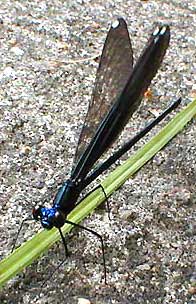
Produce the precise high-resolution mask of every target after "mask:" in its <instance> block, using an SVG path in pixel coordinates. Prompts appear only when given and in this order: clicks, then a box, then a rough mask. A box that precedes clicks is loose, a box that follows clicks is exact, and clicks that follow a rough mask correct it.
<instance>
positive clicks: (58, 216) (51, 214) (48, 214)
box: [32, 206, 65, 229]
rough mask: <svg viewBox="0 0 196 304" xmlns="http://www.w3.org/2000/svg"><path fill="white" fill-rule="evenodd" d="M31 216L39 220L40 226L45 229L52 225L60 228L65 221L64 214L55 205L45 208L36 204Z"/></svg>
mask: <svg viewBox="0 0 196 304" xmlns="http://www.w3.org/2000/svg"><path fill="white" fill-rule="evenodd" d="M32 213H33V218H34V219H35V220H36V221H40V222H41V224H42V226H43V227H44V228H46V229H51V228H53V227H56V228H60V227H62V226H63V224H64V222H65V215H64V214H63V213H62V212H61V211H60V210H58V209H57V208H56V207H52V208H45V207H43V206H38V207H35V208H34V209H33V212H32Z"/></svg>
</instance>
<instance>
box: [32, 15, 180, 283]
mask: <svg viewBox="0 0 196 304" xmlns="http://www.w3.org/2000/svg"><path fill="white" fill-rule="evenodd" d="M169 40H170V29H169V26H168V25H164V26H160V27H159V28H157V29H156V30H155V31H154V32H153V34H152V35H151V36H150V38H149V40H148V42H147V45H146V47H145V49H144V51H143V53H142V54H141V56H140V57H139V59H138V61H137V63H136V64H135V66H134V68H133V51H132V46H131V41H130V37H129V33H128V30H127V25H126V22H125V21H124V19H122V18H119V19H117V20H116V21H115V22H114V23H113V24H112V26H111V28H110V30H109V32H108V34H107V38H106V40H105V44H104V47H103V51H102V55H101V59H100V63H99V67H98V70H97V75H96V81H95V86H94V90H93V94H92V99H91V101H90V104H89V107H88V111H87V115H86V118H85V121H84V125H83V128H82V131H81V134H80V137H79V141H78V145H77V149H76V153H75V158H74V164H75V166H74V167H73V169H72V172H71V176H70V178H69V179H68V180H67V181H65V182H64V183H63V184H62V186H61V187H60V188H59V190H58V192H57V194H56V196H55V198H54V202H53V205H52V207H51V208H46V207H44V206H38V207H36V208H34V209H33V218H34V219H35V220H37V221H40V222H41V225H42V226H43V227H44V228H46V229H51V228H52V227H56V228H58V229H59V232H60V235H61V238H62V241H63V244H64V247H65V250H66V254H68V251H67V246H66V242H65V239H64V236H63V234H62V231H61V227H62V226H63V225H64V224H65V223H68V224H72V225H74V226H77V227H82V228H83V229H85V230H87V231H89V232H92V233H93V234H94V235H96V236H97V237H99V238H100V240H101V244H102V251H103V263H104V275H105V277H106V267H105V257H104V246H103V240H102V237H101V236H100V235H99V234H98V233H97V232H95V231H93V230H91V229H89V228H87V227H83V226H81V225H79V224H75V223H72V222H70V221H69V220H68V219H67V215H68V214H69V213H70V212H71V211H72V210H73V209H74V208H75V206H76V205H77V204H78V198H79V195H80V194H81V192H82V190H84V189H85V188H86V187H87V186H88V185H89V184H90V183H91V182H92V181H93V180H95V179H96V178H97V177H98V176H99V175H100V174H101V173H102V172H103V171H105V170H107V169H108V168H109V167H110V166H111V165H112V164H113V163H114V162H115V161H116V160H117V159H118V158H119V157H121V156H122V155H123V154H124V153H125V152H127V151H128V150H129V149H130V148H131V147H132V146H133V145H134V144H135V143H136V142H137V141H138V140H140V139H141V138H142V137H143V136H144V135H145V134H147V133H148V132H149V131H150V130H151V129H152V128H153V127H154V126H155V125H156V124H157V123H159V122H160V121H161V120H162V119H163V118H164V117H165V116H166V115H167V114H168V113H170V112H171V111H172V110H173V109H174V108H176V107H177V106H178V104H179V103H180V99H179V100H177V101H176V102H174V103H172V104H171V105H170V106H169V108H167V109H166V110H165V111H164V112H163V113H162V114H161V115H159V116H158V117H157V118H156V119H154V120H153V121H152V122H151V123H149V124H148V125H147V126H146V127H145V128H144V129H143V130H141V131H140V132H139V133H138V134H137V135H136V136H135V137H134V138H132V139H131V140H129V141H128V142H127V143H125V145H124V146H122V147H121V148H120V149H119V150H118V151H117V152H115V153H114V154H113V155H112V156H111V157H109V158H108V159H107V160H106V161H105V162H103V163H102V164H101V165H99V166H98V167H97V168H96V169H94V171H93V170H92V168H93V166H94V164H95V162H96V161H97V160H98V159H99V158H100V157H101V156H102V155H103V153H104V152H105V151H107V150H108V148H109V147H110V146H111V145H112V144H113V142H114V141H115V140H116V138H117V137H118V136H119V134H120V133H121V131H122V130H123V128H124V126H125V125H126V124H127V122H128V120H129V118H130V117H131V116H132V114H133V113H134V112H135V110H136V109H137V108H138V106H139V105H140V103H141V100H142V98H143V95H144V93H145V91H146V90H147V88H148V86H149V85H150V83H151V80H152V79H153V77H154V76H155V74H156V72H157V70H158V68H159V67H160V65H161V63H162V60H163V58H164V55H165V52H166V50H167V48H168V45H169ZM101 187H102V186H101ZM102 189H103V187H102ZM103 191H104V189H103ZM106 199H107V196H106Z"/></svg>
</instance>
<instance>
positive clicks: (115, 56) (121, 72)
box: [74, 18, 133, 164]
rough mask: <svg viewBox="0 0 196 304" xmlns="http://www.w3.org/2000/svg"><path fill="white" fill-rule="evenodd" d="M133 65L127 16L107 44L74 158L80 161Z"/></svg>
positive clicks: (106, 41)
mask: <svg viewBox="0 0 196 304" xmlns="http://www.w3.org/2000/svg"><path fill="white" fill-rule="evenodd" d="M132 68H133V52H132V47H131V41H130V38H129V33H128V30H127V25H126V22H125V21H124V19H122V18H119V19H117V20H116V21H115V22H114V23H113V24H112V26H111V28H110V30H109V32H108V35H107V38H106V40H105V44H104V47H103V51H102V55H101V59H100V63H99V67H98V70H97V75H96V80H95V86H94V90H93V94H92V99H91V102H90V103H89V108H88V112H87V115H86V118H85V122H84V125H83V128H82V131H81V134H80V137H79V141H78V146H77V150H76V154H75V158H74V164H77V163H78V161H79V159H80V157H81V155H82V154H83V153H84V151H85V149H86V147H87V146H88V144H89V142H90V141H91V139H92V138H93V136H94V135H95V133H96V131H97V128H98V126H99V124H100V122H101V121H102V120H103V118H104V117H105V116H106V115H107V113H108V111H109V109H110V108H111V107H112V105H113V103H114V101H116V99H117V98H118V96H120V94H121V93H122V90H123V89H124V87H125V85H126V83H127V81H128V79H129V77H130V75H131V72H132Z"/></svg>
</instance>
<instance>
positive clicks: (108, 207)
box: [77, 184, 111, 220]
mask: <svg viewBox="0 0 196 304" xmlns="http://www.w3.org/2000/svg"><path fill="white" fill-rule="evenodd" d="M99 188H101V189H102V191H103V194H104V196H105V201H106V208H107V212H108V218H109V220H111V217H110V214H111V208H110V205H109V200H108V197H107V194H106V192H105V189H104V187H103V186H102V185H101V184H99V185H98V186H96V187H95V188H93V189H92V190H91V191H90V192H88V193H87V194H86V195H85V196H84V197H83V198H82V199H81V200H80V201H79V202H78V203H77V205H79V204H80V203H81V201H83V200H84V199H85V198H86V197H88V196H89V195H90V194H91V193H93V192H94V191H96V190H97V189H99Z"/></svg>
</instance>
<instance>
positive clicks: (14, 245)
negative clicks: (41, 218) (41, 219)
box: [11, 217, 34, 253]
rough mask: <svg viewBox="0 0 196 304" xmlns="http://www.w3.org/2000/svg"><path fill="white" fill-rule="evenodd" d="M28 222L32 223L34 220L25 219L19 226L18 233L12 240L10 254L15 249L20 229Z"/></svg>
mask: <svg viewBox="0 0 196 304" xmlns="http://www.w3.org/2000/svg"><path fill="white" fill-rule="evenodd" d="M28 221H34V218H32V217H30V218H26V219H24V220H23V221H22V222H21V224H20V228H19V229H18V232H17V235H16V238H15V240H14V243H13V246H12V250H11V253H12V252H13V251H14V249H15V247H16V242H17V239H18V236H19V234H20V232H21V230H22V227H23V225H24V223H25V222H28Z"/></svg>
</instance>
